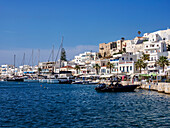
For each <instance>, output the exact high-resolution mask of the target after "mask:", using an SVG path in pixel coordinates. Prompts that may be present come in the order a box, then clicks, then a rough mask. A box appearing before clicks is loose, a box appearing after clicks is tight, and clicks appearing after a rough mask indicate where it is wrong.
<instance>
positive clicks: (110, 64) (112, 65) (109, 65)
mask: <svg viewBox="0 0 170 128" xmlns="http://www.w3.org/2000/svg"><path fill="white" fill-rule="evenodd" d="M107 68H109V69H110V74H111V70H112V68H114V64H112V63H110V62H108V63H107Z"/></svg>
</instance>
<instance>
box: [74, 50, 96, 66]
mask: <svg viewBox="0 0 170 128" xmlns="http://www.w3.org/2000/svg"><path fill="white" fill-rule="evenodd" d="M96 59H97V53H96V52H85V53H81V54H79V55H78V56H75V58H74V62H75V63H76V64H78V65H85V64H86V63H90V62H91V61H95V60H96Z"/></svg>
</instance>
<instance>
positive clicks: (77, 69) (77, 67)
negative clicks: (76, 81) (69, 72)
mask: <svg viewBox="0 0 170 128" xmlns="http://www.w3.org/2000/svg"><path fill="white" fill-rule="evenodd" d="M75 69H76V72H77V74H78V71H79V70H80V67H79V66H78V65H76V66H75Z"/></svg>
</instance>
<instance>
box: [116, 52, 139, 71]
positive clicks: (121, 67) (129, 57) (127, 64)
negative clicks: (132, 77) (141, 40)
mask: <svg viewBox="0 0 170 128" xmlns="http://www.w3.org/2000/svg"><path fill="white" fill-rule="evenodd" d="M136 61H137V55H134V54H133V53H132V52H129V53H124V54H122V57H121V58H119V64H118V73H129V74H133V73H135V72H137V70H136V68H135V62H136Z"/></svg>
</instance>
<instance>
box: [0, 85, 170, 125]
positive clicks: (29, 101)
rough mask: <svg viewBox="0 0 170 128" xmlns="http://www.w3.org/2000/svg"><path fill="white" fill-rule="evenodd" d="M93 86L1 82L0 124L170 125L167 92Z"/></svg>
mask: <svg viewBox="0 0 170 128" xmlns="http://www.w3.org/2000/svg"><path fill="white" fill-rule="evenodd" d="M95 87H96V86H95V85H69V84H68V85H66V84H65V85H61V84H42V83H23V82H1V83H0V127H28V128H32V127H38V128H40V127H48V128H49V127H56V128H59V127H95V128H100V127H112V128H113V127H123V128H124V127H127V128H129V127H152V128H156V127H162V128H166V127H167V128H168V127H170V102H169V101H170V95H166V94H162V93H158V92H155V91H148V90H138V89H136V90H135V92H117V93H114V92H113V93H107V92H105V93H102V92H96V91H95V89H94V88H95Z"/></svg>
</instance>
